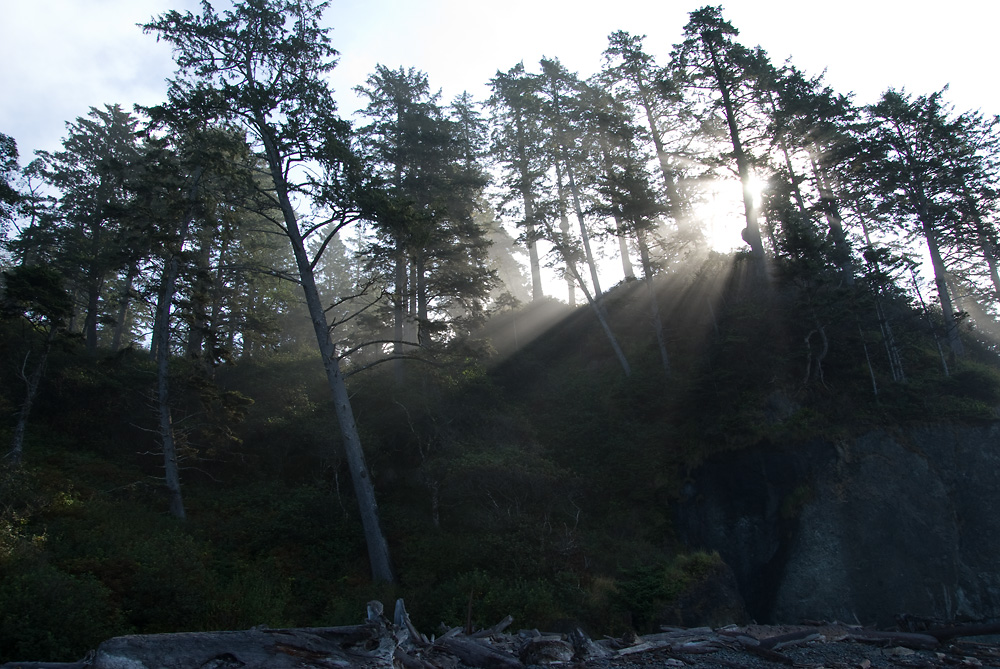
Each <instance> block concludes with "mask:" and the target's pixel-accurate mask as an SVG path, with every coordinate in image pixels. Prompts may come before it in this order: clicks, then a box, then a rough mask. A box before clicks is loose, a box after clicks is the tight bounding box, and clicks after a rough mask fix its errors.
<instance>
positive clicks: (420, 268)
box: [413, 257, 431, 346]
mask: <svg viewBox="0 0 1000 669" xmlns="http://www.w3.org/2000/svg"><path fill="white" fill-rule="evenodd" d="M413 267H414V271H415V272H416V274H417V277H416V279H417V280H416V289H417V290H416V293H417V295H416V297H417V343H418V344H420V346H427V345H428V344H430V343H431V342H430V333H429V332H428V326H429V325H430V320H429V319H428V316H427V276H426V274H425V272H424V259H423V257H418V258H417V259H416V260H415V261H414V263H413Z"/></svg>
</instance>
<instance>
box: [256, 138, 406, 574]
mask: <svg viewBox="0 0 1000 669" xmlns="http://www.w3.org/2000/svg"><path fill="white" fill-rule="evenodd" d="M256 125H257V128H258V129H259V130H260V133H261V139H262V140H263V142H264V149H265V153H266V156H267V163H268V167H269V169H270V173H271V178H272V180H273V181H274V186H275V190H276V191H277V193H276V194H277V196H278V203H279V205H280V207H281V213H282V217H283V219H284V222H285V230H286V232H287V233H288V239H289V242H290V243H291V246H292V253H293V254H294V255H295V263H296V265H297V267H298V270H299V281H300V284H301V285H302V292H303V293H304V295H305V299H306V305H307V306H308V308H309V316H310V318H311V319H312V324H313V329H314V330H315V332H316V341H317V344H318V345H319V351H320V353H321V355H322V357H323V367H324V369H325V370H326V378H327V383H328V385H329V387H330V394H331V395H332V397H333V405H334V408H335V410H336V413H337V421H338V422H339V424H340V434H341V437H342V440H343V442H344V451H345V454H346V456H347V463H348V467H349V469H350V472H351V481H352V482H353V483H354V494H355V496H356V498H357V501H358V510H359V512H360V514H361V524H362V526H363V528H364V534H365V542H366V543H367V545H368V558H369V561H370V562H371V568H372V578H373V579H374V580H375V581H385V582H389V583H392V582H394V580H395V578H394V576H393V570H392V563H391V561H390V558H389V545H388V543H386V540H385V535H384V534H383V533H382V527H381V524H380V521H379V514H378V505H377V503H376V500H375V488H374V486H373V485H372V480H371V475H370V474H369V472H368V465H367V464H366V463H365V455H364V450H363V449H362V446H361V437H360V436H359V435H358V428H357V425H356V424H355V422H354V411H353V410H352V409H351V401H350V397H349V395H348V393H347V384H346V383H345V382H344V377H343V375H342V374H341V372H340V361H339V360H338V359H337V353H336V350H335V349H334V345H333V341H332V340H331V338H330V326H329V323H327V320H326V312H325V311H324V310H323V303H322V301H321V299H320V296H319V290H318V289H317V288H316V278H315V276H314V275H313V268H312V263H311V262H310V260H309V255H308V253H307V252H306V248H305V241H304V240H303V239H302V233H301V231H300V230H299V224H298V220H297V218H296V216H295V210H294V208H293V207H292V203H291V201H290V200H289V198H288V186H287V184H286V183H285V180H284V172H283V170H282V164H281V159H280V157H279V155H278V152H277V149H276V147H275V145H274V140H273V138H272V137H271V134H270V128H269V126H268V123H267V121H266V120H265V119H263V118H257V119H256ZM404 276H405V272H404ZM397 278H398V275H397ZM400 304H401V303H400Z"/></svg>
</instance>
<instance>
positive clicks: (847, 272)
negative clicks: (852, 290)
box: [809, 153, 854, 286]
mask: <svg viewBox="0 0 1000 669" xmlns="http://www.w3.org/2000/svg"><path fill="white" fill-rule="evenodd" d="M809 159H810V161H811V162H812V168H813V175H814V177H815V179H816V184H817V186H818V187H819V197H820V203H821V206H822V207H823V213H824V214H825V215H826V222H827V224H828V225H829V226H830V237H832V238H833V249H834V262H835V263H836V264H837V267H838V268H839V269H840V275H841V276H842V277H843V279H844V283H845V284H846V285H848V286H853V285H854V263H853V262H852V261H851V245H850V242H848V240H847V233H845V232H844V221H843V219H842V218H841V216H840V210H839V209H838V208H837V199H836V198H835V197H834V195H833V188H831V186H830V181H829V179H828V178H827V176H826V173H825V172H824V171H823V170H822V169H821V168H820V166H819V164H818V163H817V162H816V158H815V156H813V155H812V154H811V153H810V155H809Z"/></svg>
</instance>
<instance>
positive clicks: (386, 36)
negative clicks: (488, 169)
mask: <svg viewBox="0 0 1000 669" xmlns="http://www.w3.org/2000/svg"><path fill="white" fill-rule="evenodd" d="M717 1H718V0H717ZM199 4H200V3H199V2H197V1H195V0H0V16H2V17H3V20H2V21H0V62H2V63H3V64H4V65H3V67H2V69H0V132H3V133H5V134H8V135H10V136H12V137H14V139H15V140H17V142H18V146H19V148H20V152H21V156H22V162H26V161H27V160H29V159H30V158H31V156H32V155H33V153H34V151H35V150H38V149H45V150H54V149H58V148H59V144H60V141H61V140H62V138H64V137H65V134H66V127H65V124H66V122H67V121H72V120H73V119H75V118H77V117H80V116H84V115H86V114H87V113H88V111H89V108H90V107H91V106H98V107H99V106H103V105H105V104H114V103H118V104H121V105H123V106H124V107H126V108H131V106H132V105H133V104H135V103H140V104H154V103H156V102H159V101H161V100H162V99H163V97H164V93H165V90H166V84H165V83H164V80H165V79H166V78H167V77H169V76H170V75H171V73H172V72H173V62H172V60H171V54H170V49H169V47H168V45H166V44H164V43H157V41H156V39H155V37H154V36H152V35H145V34H143V33H142V31H141V30H140V29H139V28H138V27H137V26H136V24H137V23H140V22H144V21H148V20H149V19H150V18H151V17H153V16H155V15H159V14H161V13H163V12H165V11H167V10H169V9H178V10H181V11H185V10H197V9H198V6H199ZM497 4H500V8H498V9H495V7H497ZM497 4H494V3H485V2H477V1H476V0H471V1H470V0H331V2H330V8H329V9H328V11H327V15H326V16H327V20H328V23H329V25H330V26H332V27H333V34H332V35H333V42H334V46H335V47H336V48H337V49H338V50H339V51H340V53H341V56H340V62H339V65H338V67H337V69H336V70H335V71H334V73H333V76H332V84H333V86H334V88H335V89H336V91H337V97H338V100H339V101H340V107H341V113H342V114H343V115H344V116H345V117H347V118H352V113H353V112H354V111H355V110H356V108H357V107H358V106H359V104H358V101H357V98H356V97H355V96H354V94H353V93H352V92H351V89H352V88H353V87H354V86H356V85H358V84H362V83H364V81H365V79H366V78H367V76H368V75H369V74H370V73H371V72H372V71H373V70H374V68H375V65H376V64H379V63H381V64H383V65H387V66H389V67H393V68H396V67H399V66H401V65H402V66H406V67H415V68H417V69H419V70H423V71H424V72H426V73H427V74H428V76H429V79H430V82H431V85H432V87H434V88H441V89H442V93H443V99H444V100H445V101H450V100H451V99H452V98H453V97H454V96H455V95H457V94H459V93H461V92H462V91H463V90H468V91H469V92H470V93H472V95H473V96H474V97H475V98H477V99H484V98H485V97H486V96H487V95H488V89H487V83H488V81H489V79H490V78H491V77H492V76H494V75H495V74H496V72H497V70H507V69H509V68H510V67H512V66H513V65H515V64H516V63H518V62H519V61H521V60H523V61H524V62H525V65H526V67H528V69H529V70H531V69H533V68H534V66H535V65H537V62H538V60H539V59H540V58H541V57H543V56H545V57H549V58H553V57H556V58H559V59H560V60H561V61H562V63H563V64H564V65H565V66H567V67H568V68H569V69H570V70H572V71H576V72H578V73H579V74H580V75H581V76H583V77H586V76H589V75H590V74H592V73H593V72H595V71H596V70H597V69H599V67H600V65H601V53H602V51H603V50H604V48H605V47H606V46H607V35H608V34H609V33H611V32H613V31H615V30H619V29H623V30H627V31H629V32H631V33H634V34H644V35H646V36H647V37H646V41H645V46H646V48H647V51H649V52H650V53H652V54H654V55H655V56H656V57H657V59H658V61H659V62H660V63H666V61H667V58H668V55H669V53H670V49H671V46H672V45H673V44H674V43H676V42H678V41H680V39H681V34H682V30H683V26H684V24H685V23H686V21H687V16H688V12H690V11H693V10H695V9H697V8H698V7H700V6H701V4H702V3H701V2H699V0H692V1H691V2H690V3H682V2H677V1H676V0H674V1H663V0H614V1H613V2H588V1H586V0H505V2H503V3H502V4H501V3H497ZM721 4H722V6H723V11H724V15H725V16H726V18H728V19H729V21H730V22H731V23H733V25H735V26H736V27H737V28H738V29H739V30H740V32H741V35H740V41H742V42H743V43H744V44H746V45H748V46H756V45H758V44H759V45H760V46H762V47H763V48H764V49H765V50H766V51H767V52H768V53H769V54H770V56H771V59H772V61H774V62H775V63H781V62H784V61H785V60H786V59H787V58H789V57H791V62H792V63H794V64H795V65H796V66H798V67H799V68H800V69H802V70H804V71H806V72H807V73H809V74H819V73H820V72H822V71H824V69H825V70H826V73H827V75H826V76H827V81H828V83H829V84H830V85H831V86H832V87H833V88H834V89H835V90H837V91H838V92H843V93H846V92H850V91H853V92H855V93H856V98H855V99H856V101H857V102H860V103H867V102H872V101H874V100H875V99H877V97H878V96H879V94H880V93H881V92H882V91H884V90H885V89H886V88H888V87H890V86H891V87H896V88H904V87H905V88H906V90H908V91H910V92H913V93H918V94H924V93H930V92H933V91H936V90H938V89H940V88H941V87H943V86H945V85H946V84H950V90H949V94H948V99H949V100H950V101H951V102H952V103H954V104H955V105H956V108H957V109H958V110H959V111H964V110H968V109H981V110H982V111H983V112H984V113H987V114H994V113H1000V88H998V86H997V85H996V80H997V75H996V55H995V54H996V47H995V41H994V38H995V32H994V31H995V29H996V26H997V25H998V24H1000V3H995V2H993V1H992V0H953V1H952V2H949V3H926V5H925V6H926V9H916V7H918V6H921V3H916V2H913V0H840V1H839V2H837V3H835V4H834V3H821V2H809V3H807V2H802V0H728V2H727V1H726V0H721ZM216 6H217V7H220V8H221V7H223V6H224V0H216Z"/></svg>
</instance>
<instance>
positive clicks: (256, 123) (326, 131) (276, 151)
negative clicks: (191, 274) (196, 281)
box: [144, 0, 394, 581]
mask: <svg viewBox="0 0 1000 669" xmlns="http://www.w3.org/2000/svg"><path fill="white" fill-rule="evenodd" d="M324 9H326V3H324V2H319V3H316V2H312V1H311V0H296V1H295V2H292V1H288V0H247V1H246V2H240V1H237V2H235V3H234V5H233V8H232V9H231V10H229V11H226V12H225V13H224V14H223V15H219V14H217V13H216V12H215V11H214V10H213V9H212V7H211V5H209V4H208V3H207V2H205V3H204V4H203V6H202V13H201V15H194V14H192V13H190V12H188V13H185V14H181V13H179V12H176V11H171V12H168V13H166V14H164V15H162V16H160V17H158V18H156V19H154V20H153V21H151V22H150V23H147V24H146V25H145V26H144V29H145V30H146V31H147V32H155V33H156V34H157V35H158V37H159V38H161V39H164V40H166V41H167V42H169V43H170V44H171V45H172V46H173V47H174V52H175V60H176V61H177V65H178V67H179V72H178V76H177V78H175V79H174V80H173V81H172V82H171V88H170V93H169V95H170V100H171V102H172V104H174V105H175V106H177V107H179V108H192V107H194V108H198V107H201V106H205V107H207V108H208V109H214V110H215V111H216V112H217V113H218V114H220V115H222V116H223V117H224V118H227V119H229V120H230V121H232V122H233V123H237V124H239V125H240V126H241V127H243V128H244V129H245V130H246V131H247V132H248V136H249V137H250V138H251V140H252V142H253V144H254V145H255V147H256V148H258V149H259V150H260V151H261V152H262V156H263V164H264V166H265V174H266V175H267V177H268V178H269V182H267V183H266V185H265V186H264V190H263V192H262V195H264V196H265V197H267V198H268V199H269V202H270V203H271V205H272V206H273V210H274V211H276V212H279V213H280V216H277V217H275V218H273V219H272V223H273V224H274V225H275V226H276V227H277V228H278V229H279V230H281V232H283V233H284V234H285V235H286V236H287V238H288V240H289V244H290V245H291V250H292V253H293V255H294V257H295V263H296V267H297V269H298V281H299V284H300V286H301V287H302V290H303V294H304V297H305V300H306V303H307V305H308V309H309V315H310V318H311V320H312V324H313V329H314V331H315V335H316V341H317V344H318V346H319V350H320V353H321V354H322V358H323V366H324V369H325V371H326V376H327V381H328V384H329V387H330V392H331V395H332V398H333V402H334V407H335V409H336V412H337V418H338V420H339V423H340V429H341V436H342V438H343V443H344V448H345V451H346V455H347V460H348V464H349V467H350V473H351V478H352V481H353V482H354V490H355V494H356V497H357V500H358V506H359V509H360V512H361V518H362V524H363V526H364V530H365V539H366V541H367V544H368V553H369V558H370V562H371V567H372V576H373V578H374V579H375V580H377V581H392V580H393V579H394V577H393V572H392V566H391V563H390V559H389V550H388V546H387V544H386V541H385V537H384V535H383V534H382V529H381V527H380V522H379V516H378V507H377V504H376V501H375V493H374V488H373V486H372V482H371V476H370V474H369V472H368V467H367V465H366V463H365V459H364V452H363V450H362V446H361V440H360V437H359V435H358V430H357V426H356V424H355V421H354V414H353V411H352V409H351V403H350V398H349V396H348V393H347V387H346V385H345V383H344V378H343V375H342V373H341V370H340V364H339V361H338V357H337V353H336V351H335V350H334V346H333V341H332V339H331V336H330V328H329V323H328V321H327V317H326V313H325V311H324V305H323V303H322V302H321V301H320V296H319V291H318V289H317V286H316V281H315V275H314V271H313V270H314V267H315V259H313V258H312V257H310V255H309V254H308V252H307V250H306V237H308V236H309V234H310V233H311V232H314V231H315V230H318V229H325V228H324V226H317V225H315V224H313V223H311V222H310V220H309V218H308V217H306V218H305V219H304V220H301V219H300V216H299V214H298V213H297V212H296V209H295V206H294V205H293V197H301V198H303V199H304V202H305V203H306V204H311V203H316V202H317V200H318V199H320V197H321V196H322V194H323V192H321V190H320V189H321V187H322V186H323V185H322V184H320V183H317V182H316V181H315V180H313V179H312V178H310V176H308V174H309V173H308V172H306V173H305V175H303V172H302V171H300V170H297V169H296V168H297V167H299V166H302V165H304V164H306V163H318V164H320V165H322V166H323V167H324V168H325V170H326V173H327V177H328V179H333V180H336V179H338V178H342V179H348V178H349V173H350V171H351V170H352V163H353V160H352V158H351V155H350V153H349V151H348V148H347V144H348V141H347V132H348V127H347V124H346V123H344V122H343V121H342V120H340V119H339V117H338V116H337V115H336V108H335V105H334V102H333V98H332V96H331V94H330V90H329V88H328V87H327V84H326V82H325V81H324V79H323V75H324V74H325V73H327V72H329V71H330V70H331V69H332V68H333V67H334V64H335V61H334V57H335V56H336V54H337V52H336V51H335V50H334V49H333V48H332V47H331V46H330V38H329V35H328V29H326V28H323V27H321V24H320V20H321V17H322V13H323V10H324ZM325 192H327V193H328V192H330V189H329V188H327V190H326V191H325ZM326 204H327V205H328V206H333V205H336V204H337V203H335V202H327V203H326ZM339 204H341V205H343V204H344V203H339Z"/></svg>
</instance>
